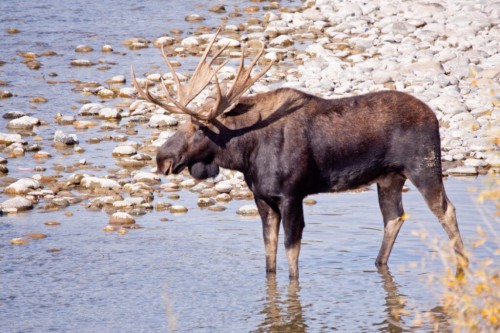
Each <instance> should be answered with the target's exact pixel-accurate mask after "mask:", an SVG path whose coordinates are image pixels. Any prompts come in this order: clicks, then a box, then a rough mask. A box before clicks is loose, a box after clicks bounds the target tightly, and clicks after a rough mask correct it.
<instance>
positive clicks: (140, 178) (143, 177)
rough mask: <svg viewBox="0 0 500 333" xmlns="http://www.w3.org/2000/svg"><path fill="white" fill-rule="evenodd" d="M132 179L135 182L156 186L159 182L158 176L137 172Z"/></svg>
mask: <svg viewBox="0 0 500 333" xmlns="http://www.w3.org/2000/svg"><path fill="white" fill-rule="evenodd" d="M133 179H134V180H135V181H137V182H143V183H146V184H157V183H160V182H161V179H160V176H158V175H157V174H155V173H151V172H143V171H140V172H137V173H135V174H134V175H133Z"/></svg>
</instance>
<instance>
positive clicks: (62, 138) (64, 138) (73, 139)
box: [54, 130, 79, 145]
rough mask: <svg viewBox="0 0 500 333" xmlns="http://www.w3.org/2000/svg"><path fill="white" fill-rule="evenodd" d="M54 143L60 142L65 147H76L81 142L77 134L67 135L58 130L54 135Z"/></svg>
mask: <svg viewBox="0 0 500 333" xmlns="http://www.w3.org/2000/svg"><path fill="white" fill-rule="evenodd" d="M54 142H60V143H63V144H65V145H74V144H77V143H78V142H79V141H78V137H77V136H76V134H66V133H64V132H63V131H61V130H57V131H56V132H55V133H54Z"/></svg>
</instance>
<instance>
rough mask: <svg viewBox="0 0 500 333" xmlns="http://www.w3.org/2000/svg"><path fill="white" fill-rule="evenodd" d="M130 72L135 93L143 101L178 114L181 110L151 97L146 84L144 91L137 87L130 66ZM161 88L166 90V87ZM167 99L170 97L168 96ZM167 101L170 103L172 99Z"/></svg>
mask: <svg viewBox="0 0 500 333" xmlns="http://www.w3.org/2000/svg"><path fill="white" fill-rule="evenodd" d="M130 72H131V76H132V84H133V85H134V88H135V90H136V91H137V93H138V94H139V95H140V96H141V97H142V98H144V99H145V100H147V101H149V102H151V103H153V104H156V105H159V106H161V107H162V108H164V109H165V110H167V111H170V112H173V113H180V111H181V110H179V109H177V107H176V106H172V105H169V104H166V103H164V102H162V101H161V100H159V99H158V98H155V97H153V95H151V93H150V92H149V89H148V86H147V83H146V91H144V90H143V89H142V88H141V86H140V85H139V82H137V78H136V76H135V71H134V66H131V68H130ZM162 88H164V89H165V90H166V87H162ZM167 95H168V92H167ZM168 97H170V95H168ZM168 100H169V101H171V100H172V98H168Z"/></svg>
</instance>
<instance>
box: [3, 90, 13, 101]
mask: <svg viewBox="0 0 500 333" xmlns="http://www.w3.org/2000/svg"><path fill="white" fill-rule="evenodd" d="M12 96H14V95H12V93H11V92H10V91H8V90H0V99H2V98H11V97H12Z"/></svg>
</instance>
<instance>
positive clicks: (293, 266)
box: [280, 198, 305, 280]
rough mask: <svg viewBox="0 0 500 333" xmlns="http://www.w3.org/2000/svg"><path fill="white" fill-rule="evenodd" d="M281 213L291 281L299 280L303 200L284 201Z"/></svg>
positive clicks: (303, 224) (303, 225)
mask: <svg viewBox="0 0 500 333" xmlns="http://www.w3.org/2000/svg"><path fill="white" fill-rule="evenodd" d="M280 211H281V216H282V218H283V229H284V231H285V250H286V256H287V258H288V270H289V275H290V280H297V279H298V278H299V254H300V242H301V240H302V231H303V230H304V227H305V223H304V211H303V208H302V198H298V199H297V198H295V199H283V201H282V203H281V205H280Z"/></svg>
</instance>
